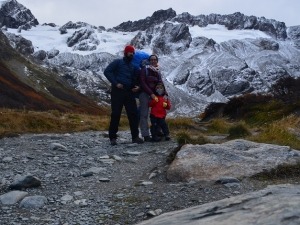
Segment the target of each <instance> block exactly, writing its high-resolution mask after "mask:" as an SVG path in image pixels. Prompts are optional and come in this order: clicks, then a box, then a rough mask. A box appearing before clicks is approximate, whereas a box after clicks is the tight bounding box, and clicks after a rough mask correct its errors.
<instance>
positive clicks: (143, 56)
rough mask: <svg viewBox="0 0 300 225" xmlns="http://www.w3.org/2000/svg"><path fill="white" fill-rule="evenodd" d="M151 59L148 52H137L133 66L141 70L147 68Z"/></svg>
mask: <svg viewBox="0 0 300 225" xmlns="http://www.w3.org/2000/svg"><path fill="white" fill-rule="evenodd" d="M149 57H150V54H148V53H147V52H144V51H141V50H136V51H135V53H134V55H133V59H132V64H133V66H134V68H135V69H137V70H139V69H141V68H142V67H144V66H146V65H147V64H149Z"/></svg>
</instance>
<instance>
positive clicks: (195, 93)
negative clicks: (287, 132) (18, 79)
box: [0, 0, 300, 116]
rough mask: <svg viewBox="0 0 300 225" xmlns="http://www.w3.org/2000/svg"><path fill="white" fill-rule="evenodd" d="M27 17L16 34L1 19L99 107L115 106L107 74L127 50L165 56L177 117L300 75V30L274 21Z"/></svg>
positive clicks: (32, 53) (160, 14) (23, 45)
mask: <svg viewBox="0 0 300 225" xmlns="http://www.w3.org/2000/svg"><path fill="white" fill-rule="evenodd" d="M8 2H9V3H10V7H12V10H14V11H17V10H16V9H17V8H19V9H20V10H22V11H23V12H24V11H25V10H24V6H22V5H20V4H18V3H17V2H16V1H15V0H10V1H6V3H2V6H1V8H0V15H5V16H6V17H8V16H7V15H12V14H10V13H9V12H10V10H9V8H8V6H7V4H8ZM4 7H5V10H3V8H4ZM26 12H28V15H27V16H25V17H28V20H26V21H23V20H19V21H20V24H19V27H17V28H16V27H12V26H11V25H10V23H8V22H6V21H4V20H3V19H1V20H0V23H1V25H0V26H1V27H2V30H4V33H5V35H6V36H7V37H8V39H9V40H10V43H11V45H12V46H14V48H15V49H17V50H18V51H19V52H21V53H22V54H23V55H25V56H26V57H28V58H30V59H31V60H34V61H35V63H38V64H40V65H42V66H43V67H45V68H48V69H50V70H54V71H57V72H58V74H59V75H60V77H61V78H62V79H64V80H66V81H67V82H68V83H69V84H70V85H71V86H72V87H74V88H75V89H77V90H78V91H80V92H81V93H82V94H85V95H88V96H90V97H92V98H93V99H95V100H97V101H99V104H101V103H102V104H104V103H108V102H109V95H108V94H107V90H108V88H109V87H108V86H109V83H108V81H107V80H106V78H105V77H104V75H103V70H104V69H105V67H106V66H107V65H108V64H109V63H110V62H111V61H112V60H113V59H115V58H117V57H121V56H122V50H123V48H124V46H125V45H126V44H132V45H134V46H135V47H136V48H137V49H141V50H144V51H146V52H148V53H156V54H158V56H159V64H160V66H161V70H162V73H163V76H164V77H163V78H164V80H165V82H166V84H167V88H168V93H169V94H170V97H171V100H172V102H173V105H174V107H173V110H172V111H171V113H170V115H177V116H180V115H198V114H199V113H200V112H202V111H203V110H204V108H205V107H206V106H207V105H208V104H209V103H210V102H226V101H228V99H230V98H231V97H234V96H239V95H243V94H245V93H268V91H269V90H270V87H271V86H272V85H273V84H275V83H276V81H277V80H279V79H280V78H282V77H295V78H296V77H299V76H300V26H293V27H286V25H285V23H284V22H279V21H276V20H273V19H266V18H264V17H255V16H246V15H244V14H242V13H239V12H236V13H233V14H229V15H219V14H210V15H198V16H193V15H190V14H189V13H182V14H179V15H177V14H176V12H175V11H174V10H173V9H167V10H159V11H156V12H154V13H153V15H152V16H150V17H146V18H145V19H141V20H138V21H133V22H132V21H127V22H124V23H121V24H120V25H118V26H116V27H114V28H108V29H106V28H105V27H103V26H94V25H90V24H87V23H85V22H72V21H70V22H68V23H66V24H64V25H62V26H58V25H55V24H53V23H47V24H43V25H39V24H33V22H32V21H37V19H36V18H34V17H31V13H29V12H30V10H27V11H26ZM5 13H6V14H5ZM0 18H1V16H0ZM25 24H31V27H30V28H29V29H27V27H28V26H25V27H26V29H25V28H24V25H25Z"/></svg>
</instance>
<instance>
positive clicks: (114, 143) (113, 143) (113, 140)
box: [110, 138, 117, 146]
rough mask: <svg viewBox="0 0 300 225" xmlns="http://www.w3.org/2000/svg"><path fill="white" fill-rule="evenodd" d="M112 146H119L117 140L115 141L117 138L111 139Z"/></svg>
mask: <svg viewBox="0 0 300 225" xmlns="http://www.w3.org/2000/svg"><path fill="white" fill-rule="evenodd" d="M110 144H111V145H112V146H114V145H117V139H115V138H112V139H110Z"/></svg>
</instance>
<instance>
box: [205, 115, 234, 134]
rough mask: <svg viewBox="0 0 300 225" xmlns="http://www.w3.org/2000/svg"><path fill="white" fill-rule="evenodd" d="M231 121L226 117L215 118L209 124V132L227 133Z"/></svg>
mask: <svg viewBox="0 0 300 225" xmlns="http://www.w3.org/2000/svg"><path fill="white" fill-rule="evenodd" d="M230 126H231V123H229V122H228V121H227V120H226V118H215V119H212V120H211V121H210V122H209V124H208V125H207V128H208V131H207V132H208V133H209V134H227V133H228V132H229V128H230Z"/></svg>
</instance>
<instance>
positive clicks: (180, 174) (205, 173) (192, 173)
mask: <svg viewBox="0 0 300 225" xmlns="http://www.w3.org/2000/svg"><path fill="white" fill-rule="evenodd" d="M298 163H300V153H299V151H296V150H293V149H291V148H290V147H288V146H278V145H272V144H263V143H255V142H251V141H246V140H242V139H238V140H233V141H228V142H225V143H223V144H205V145H191V144H187V145H184V146H183V147H182V148H181V149H180V151H179V152H178V153H177V155H176V157H175V160H174V161H173V162H172V164H171V165H170V167H169V169H168V171H167V178H168V180H170V181H173V182H174V181H185V182H189V181H217V180H219V179H220V178H222V177H235V178H243V177H251V176H253V175H256V174H258V173H262V172H266V171H271V170H272V169H275V168H276V167H278V166H280V165H283V164H285V165H295V164H298Z"/></svg>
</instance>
